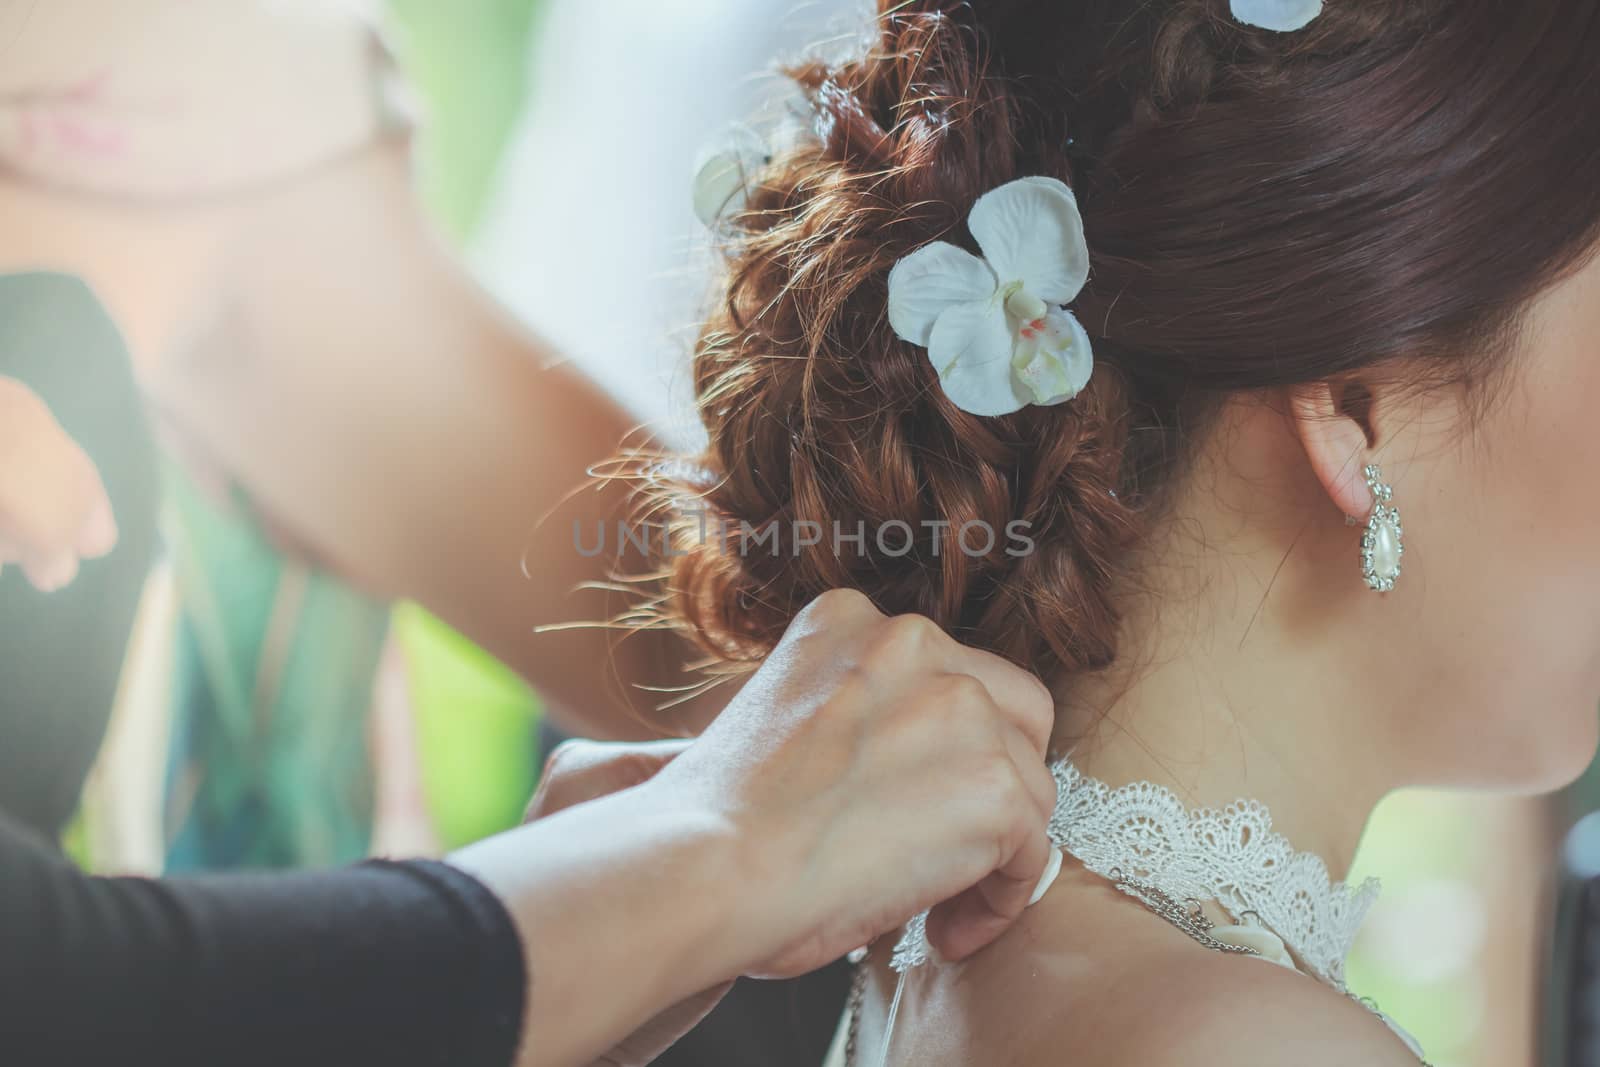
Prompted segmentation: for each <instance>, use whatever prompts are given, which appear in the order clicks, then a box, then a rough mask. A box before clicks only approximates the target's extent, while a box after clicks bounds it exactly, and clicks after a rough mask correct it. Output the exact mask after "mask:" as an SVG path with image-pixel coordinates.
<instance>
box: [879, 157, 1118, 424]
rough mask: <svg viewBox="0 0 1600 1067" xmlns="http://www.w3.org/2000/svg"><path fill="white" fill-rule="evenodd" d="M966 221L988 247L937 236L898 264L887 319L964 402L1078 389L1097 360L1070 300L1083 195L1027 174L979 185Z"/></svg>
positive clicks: (1080, 265)
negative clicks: (984, 189)
mask: <svg viewBox="0 0 1600 1067" xmlns="http://www.w3.org/2000/svg"><path fill="white" fill-rule="evenodd" d="M967 228H968V229H969V230H970V231H971V232H972V236H973V238H974V239H976V240H977V242H978V247H979V249H981V250H982V252H983V255H982V256H981V257H980V256H975V255H973V254H972V253H970V252H968V251H966V250H965V249H961V248H957V247H956V246H955V245H952V244H948V243H946V242H944V241H935V242H933V243H932V244H929V245H924V246H923V247H922V248H919V249H917V250H916V251H915V252H912V253H911V254H910V255H908V256H906V257H905V258H904V259H902V260H900V261H899V262H898V263H896V264H895V265H894V269H893V270H891V271H890V272H889V324H890V325H891V326H892V327H894V331H895V333H896V334H898V335H899V336H900V337H901V339H903V340H905V341H907V342H909V343H911V344H914V345H919V346H921V347H922V348H926V349H927V350H928V359H929V361H930V362H932V364H933V367H934V370H936V371H937V372H938V374H939V382H940V384H941V385H942V386H943V387H944V391H945V393H946V394H947V395H948V396H949V397H950V399H951V400H952V401H954V402H955V405H956V406H957V407H959V408H961V410H963V411H968V412H971V413H972V414H974V415H985V416H993V415H1009V414H1010V413H1012V412H1014V411H1018V410H1020V409H1022V408H1024V407H1027V406H1028V405H1030V404H1041V405H1043V404H1060V403H1062V402H1064V401H1067V400H1071V399H1072V398H1073V397H1075V396H1077V395H1078V394H1079V393H1080V392H1082V391H1083V388H1084V386H1085V385H1087V384H1088V382H1089V376H1090V374H1091V373H1092V372H1093V370H1094V353H1093V351H1092V349H1091V347H1090V344H1089V335H1088V334H1087V333H1085V332H1084V329H1083V327H1082V326H1081V325H1080V324H1079V323H1078V320H1077V319H1076V318H1074V317H1073V315H1072V313H1071V312H1069V311H1067V310H1066V309H1065V307H1064V306H1063V305H1066V304H1070V303H1071V302H1072V301H1073V300H1074V299H1076V298H1077V296H1078V294H1079V293H1080V292H1081V291H1082V290H1083V286H1084V283H1085V282H1087V281H1088V278H1089V249H1088V245H1087V244H1086V242H1085V241H1084V236H1083V217H1082V216H1081V215H1080V214H1079V213H1078V201H1077V198H1076V197H1074V196H1073V194H1072V190H1071V189H1069V188H1068V187H1067V186H1066V185H1065V184H1064V183H1062V182H1059V181H1057V180H1056V179H1054V178H1021V179H1019V180H1017V181H1014V182H1009V183H1007V184H1006V185H1002V186H1000V187H999V188H998V189H994V190H992V191H990V192H988V193H985V194H984V195H983V196H981V197H979V198H978V202H977V203H976V204H974V205H973V208H972V212H971V214H970V215H968V217H967Z"/></svg>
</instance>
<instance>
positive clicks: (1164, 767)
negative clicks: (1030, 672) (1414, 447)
mask: <svg viewBox="0 0 1600 1067" xmlns="http://www.w3.org/2000/svg"><path fill="white" fill-rule="evenodd" d="M1312 500H1313V502H1314V497H1313V498H1312ZM1322 504H1323V506H1324V507H1326V500H1325V499H1324V500H1323V501H1322ZM1301 514H1302V517H1303V516H1304V515H1305V512H1302V513H1301ZM1219 515H1221V516H1224V517H1223V518H1220V519H1219V518H1218V516H1219ZM1317 517H1318V518H1324V517H1325V516H1320V515H1318V516H1317ZM1260 518H1261V517H1260V516H1259V515H1256V516H1253V517H1251V516H1245V515H1242V514H1239V513H1237V512H1231V513H1230V511H1229V509H1226V508H1223V509H1218V511H1216V512H1213V513H1212V514H1211V515H1208V516H1207V519H1208V520H1211V521H1208V522H1207V523H1206V527H1205V528H1206V537H1205V542H1204V550H1203V551H1202V550H1200V549H1199V547H1198V546H1195V547H1192V548H1188V549H1186V548H1185V547H1184V546H1183V545H1175V544H1171V543H1169V544H1164V545H1163V546H1161V548H1160V551H1159V552H1158V553H1155V554H1154V555H1155V556H1156V558H1159V559H1160V560H1161V561H1162V562H1161V563H1160V564H1159V565H1157V566H1156V567H1154V568H1151V569H1149V570H1147V571H1146V572H1145V574H1144V577H1145V578H1147V579H1150V578H1153V579H1154V581H1151V582H1149V583H1147V584H1146V586H1145V588H1146V589H1155V590H1161V594H1160V595H1154V594H1148V593H1147V594H1146V595H1144V596H1142V597H1141V598H1140V599H1139V601H1138V602H1137V603H1134V604H1131V605H1129V606H1128V608H1127V612H1126V616H1125V618H1124V625H1123V635H1124V636H1123V639H1122V641H1121V644H1120V647H1119V656H1118V661H1117V664H1116V665H1114V666H1113V667H1112V668H1111V669H1109V670H1107V671H1104V672H1100V673H1097V674H1090V675H1078V676H1074V677H1070V678H1068V679H1065V680H1063V681H1062V682H1060V683H1059V684H1058V685H1057V686H1056V687H1055V689H1056V692H1057V695H1058V707H1060V708H1061V711H1060V713H1059V715H1058V723H1057V729H1056V738H1055V748H1056V750H1057V751H1058V752H1067V751H1070V753H1071V756H1072V761H1073V763H1074V764H1075V765H1076V766H1077V767H1078V769H1079V770H1080V771H1082V772H1083V773H1084V774H1087V775H1089V776H1090V777H1093V778H1098V779H1100V780H1101V781H1104V782H1106V783H1107V784H1109V785H1111V786H1117V785H1122V784H1124V783H1127V782H1131V781H1139V780H1148V781H1151V782H1155V783H1157V784H1159V785H1164V786H1166V787H1168V788H1170V789H1172V790H1173V791H1174V792H1175V793H1176V794H1177V795H1178V796H1179V797H1181V798H1182V799H1183V800H1184V801H1185V802H1186V803H1187V804H1189V805H1190V806H1205V807H1220V806H1223V805H1226V804H1228V803H1229V802H1231V801H1233V800H1236V799H1239V798H1249V799H1253V800H1257V801H1259V802H1261V803H1262V804H1264V805H1266V807H1267V808H1268V810H1270V811H1271V813H1272V817H1273V822H1274V826H1275V827H1276V829H1277V830H1278V831H1279V832H1280V833H1282V834H1283V835H1284V836H1285V837H1287V838H1288V839H1289V841H1290V842H1291V843H1292V844H1293V845H1294V847H1295V848H1297V849H1301V850H1305V851H1310V852H1314V853H1316V854H1317V855H1319V856H1321V857H1322V859H1323V860H1324V861H1325V862H1326V863H1327V865H1328V868H1329V870H1330V872H1331V873H1332V874H1333V876H1334V877H1335V878H1342V877H1344V876H1345V874H1346V872H1347V870H1348V868H1349V865H1350V861H1351V858H1352V857H1353V855H1354V853H1355V850H1356V846H1357V844H1358V842H1359V840H1360V837H1361V831H1362V829H1363V827H1364V826H1365V824H1366V821H1367V818H1368V816H1369V815H1370V814H1371V811H1372V808H1373V806H1374V805H1376V803H1377V802H1378V801H1379V800H1380V799H1382V797H1383V796H1384V794H1385V793H1387V792H1389V791H1390V790H1392V789H1394V788H1396V787H1398V786H1400V785H1402V784H1404V781H1403V779H1404V773H1405V772H1404V771H1403V769H1402V768H1401V766H1400V762H1401V761H1400V758H1399V757H1398V756H1397V755H1396V754H1395V753H1393V752H1392V751H1391V750H1390V749H1391V746H1389V745H1387V744H1385V742H1384V736H1385V732H1384V731H1385V727H1384V715H1385V714H1386V711H1385V709H1384V706H1383V701H1382V693H1383V691H1384V686H1383V679H1381V678H1378V677H1375V676H1373V675H1371V674H1369V673H1366V672H1364V671H1363V670H1362V668H1361V666H1360V663H1359V657H1356V656H1354V655H1353V652H1354V648H1353V647H1352V646H1353V644H1354V643H1355V640H1354V639H1357V638H1359V634H1358V633H1355V632H1354V631H1353V630H1350V629H1348V628H1346V627H1341V626H1339V625H1336V624H1335V623H1334V619H1335V617H1336V614H1337V613H1339V612H1341V611H1344V610H1346V609H1348V608H1350V607H1351V602H1349V601H1347V596H1348V595H1349V594H1348V592H1347V591H1346V589H1345V587H1344V586H1341V585H1340V584H1339V579H1340V578H1347V579H1348V582H1347V583H1346V585H1348V586H1349V587H1350V588H1351V589H1352V590H1354V592H1355V593H1358V594H1359V593H1363V592H1364V593H1365V595H1366V596H1369V597H1370V596H1371V595H1372V594H1371V593H1370V592H1366V591H1364V590H1360V589H1355V588H1354V587H1355V586H1356V585H1357V581H1356V578H1355V577H1352V575H1353V574H1354V571H1353V569H1352V571H1351V574H1350V575H1345V574H1342V573H1340V572H1337V571H1334V572H1332V573H1330V571H1329V569H1328V568H1327V567H1325V566H1323V565H1322V564H1320V563H1318V562H1316V559H1317V557H1318V555H1319V553H1318V552H1317V551H1314V550H1313V551H1310V552H1309V553H1307V552H1304V551H1292V550H1282V551H1280V543H1279V542H1280V541H1281V539H1282V538H1281V537H1280V538H1276V539H1275V538H1273V537H1272V536H1271V535H1270V531H1269V535H1268V537H1267V538H1266V539H1264V540H1260V541H1257V537H1258V536H1259V531H1260V530H1261V529H1262V528H1263V527H1262V525H1261V523H1260V521H1259V520H1260ZM1333 522H1334V524H1335V525H1336V526H1337V525H1338V518H1337V516H1335V517H1334V518H1333ZM1245 531H1253V532H1249V533H1246V532H1245ZM1279 533H1280V535H1285V536H1287V535H1288V534H1289V533H1290V532H1288V531H1280V532H1279ZM1301 536H1302V538H1303V536H1304V531H1303V530H1302V531H1301ZM1289 540H1290V542H1291V545H1292V541H1293V537H1292V536H1291V537H1289ZM1247 541H1248V542H1251V543H1246V542H1247ZM1307 547H1308V546H1306V545H1305V544H1304V543H1302V544H1301V545H1300V546H1299V548H1300V549H1301V550H1304V549H1306V548H1307ZM1333 548H1335V549H1337V548H1338V546H1337V545H1335V546H1333ZM1364 608H1365V605H1364V602H1360V601H1356V602H1354V609H1355V614H1356V616H1357V617H1359V613H1360V611H1361V610H1364ZM1329 613H1335V614H1329Z"/></svg>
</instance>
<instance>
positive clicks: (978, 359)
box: [928, 300, 1029, 416]
mask: <svg viewBox="0 0 1600 1067" xmlns="http://www.w3.org/2000/svg"><path fill="white" fill-rule="evenodd" d="M1011 351H1012V341H1011V329H1010V327H1009V326H1008V325H1007V324H1006V315H1005V310H1004V309H1003V308H1001V307H999V306H998V305H997V304H995V302H994V301H992V300H984V301H975V302H972V303H967V304H957V305H955V306H954V307H951V308H948V309H946V310H945V312H944V314H942V315H940V316H939V321H938V322H937V323H935V324H934V327H933V336H932V338H931V339H930V342H929V345H928V358H929V359H930V360H932V361H933V368H934V370H936V371H938V372H939V383H940V384H941V385H943V386H944V391H945V393H946V394H947V395H948V396H949V397H950V399H951V400H952V401H954V402H955V405H956V407H958V408H960V409H961V410H962V411H969V412H971V413H972V414H974V415H984V416H991V415H1009V414H1011V413H1012V412H1013V411H1017V410H1018V409H1020V408H1023V407H1025V406H1027V404H1028V402H1029V400H1028V396H1027V393H1026V392H1025V391H1023V390H1021V389H1020V388H1019V387H1018V385H1017V383H1016V382H1015V380H1014V379H1013V377H1012V374H1011Z"/></svg>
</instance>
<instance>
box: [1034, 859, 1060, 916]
mask: <svg viewBox="0 0 1600 1067" xmlns="http://www.w3.org/2000/svg"><path fill="white" fill-rule="evenodd" d="M1060 874H1061V850H1060V849H1059V848H1052V849H1051V850H1050V862H1049V863H1046V864H1045V866H1044V874H1042V875H1040V876H1039V884H1038V885H1036V886H1034V887H1033V896H1031V897H1029V898H1028V907H1030V908H1031V907H1033V906H1034V905H1035V904H1037V903H1039V901H1040V899H1041V898H1043V897H1044V895H1045V893H1046V892H1048V891H1049V889H1050V887H1051V886H1053V885H1055V882H1056V878H1057V877H1058V876H1059V875H1060Z"/></svg>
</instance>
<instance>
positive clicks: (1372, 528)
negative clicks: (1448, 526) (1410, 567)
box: [1361, 463, 1405, 593]
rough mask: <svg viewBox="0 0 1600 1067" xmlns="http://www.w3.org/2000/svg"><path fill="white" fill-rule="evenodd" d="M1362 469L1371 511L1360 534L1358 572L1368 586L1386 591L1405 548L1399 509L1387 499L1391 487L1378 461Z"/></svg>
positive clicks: (1390, 498) (1397, 569) (1393, 580)
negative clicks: (1369, 490)
mask: <svg viewBox="0 0 1600 1067" xmlns="http://www.w3.org/2000/svg"><path fill="white" fill-rule="evenodd" d="M1362 473H1363V474H1364V475H1365V476H1366V479H1367V488H1369V489H1371V490H1372V515H1371V517H1370V518H1368V519H1367V529H1366V531H1365V532H1364V533H1363V534H1362V535H1361V576H1362V577H1363V578H1365V579H1366V581H1367V586H1368V587H1369V588H1371V589H1374V590H1376V591H1377V592H1380V593H1387V592H1388V591H1389V590H1391V589H1393V588H1394V582H1395V579H1396V578H1398V577H1400V557H1401V555H1402V554H1403V553H1404V552H1405V545H1404V544H1403V543H1402V542H1401V536H1402V534H1403V533H1404V531H1403V530H1402V529H1401V528H1400V511H1399V509H1397V508H1396V507H1395V506H1394V505H1393V504H1391V503H1390V501H1391V500H1393V499H1394V490H1393V489H1392V488H1390V487H1389V486H1388V485H1385V484H1384V482H1383V480H1382V479H1383V472H1382V471H1380V470H1379V469H1378V465H1377V464H1376V463H1369V464H1367V466H1366V469H1365V470H1363V471H1362Z"/></svg>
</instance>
